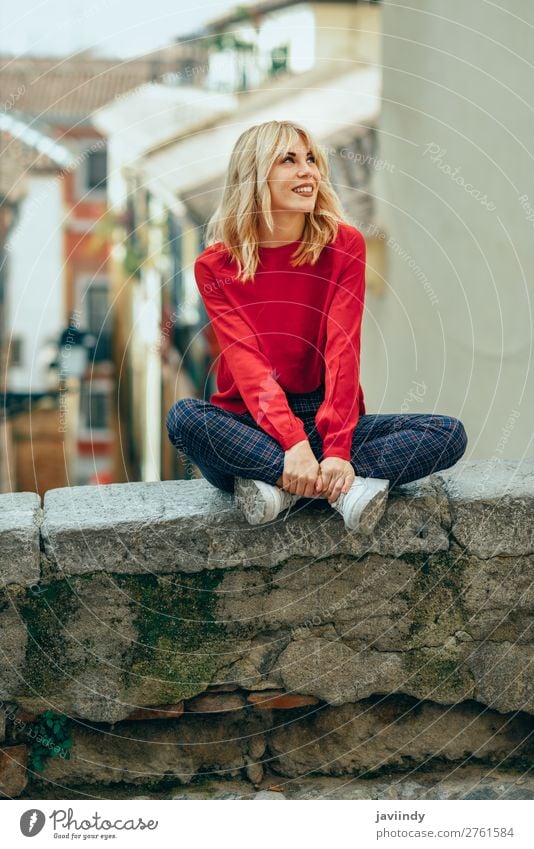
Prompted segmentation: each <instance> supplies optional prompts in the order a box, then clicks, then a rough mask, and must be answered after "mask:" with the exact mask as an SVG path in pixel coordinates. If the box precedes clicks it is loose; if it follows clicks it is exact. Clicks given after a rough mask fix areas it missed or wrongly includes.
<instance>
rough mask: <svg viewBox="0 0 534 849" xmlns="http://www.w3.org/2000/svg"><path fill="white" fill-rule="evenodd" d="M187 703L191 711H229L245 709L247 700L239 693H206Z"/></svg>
mask: <svg viewBox="0 0 534 849" xmlns="http://www.w3.org/2000/svg"><path fill="white" fill-rule="evenodd" d="M185 704H186V709H187V711H188V712H190V713H227V712H228V711H233V710H243V708H244V707H245V706H246V701H245V699H244V698H243V696H242V695H240V694H238V693H206V695H202V696H197V697H196V698H195V699H189V700H188V701H187V702H186V703H185Z"/></svg>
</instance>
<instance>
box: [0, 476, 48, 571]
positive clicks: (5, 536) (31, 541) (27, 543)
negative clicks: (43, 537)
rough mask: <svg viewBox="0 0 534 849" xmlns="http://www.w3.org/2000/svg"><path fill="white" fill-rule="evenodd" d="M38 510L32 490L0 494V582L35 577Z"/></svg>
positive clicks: (39, 508) (37, 565)
mask: <svg viewBox="0 0 534 849" xmlns="http://www.w3.org/2000/svg"><path fill="white" fill-rule="evenodd" d="M41 512H42V511H41V499H40V498H39V496H38V495H37V493H36V492H12V493H5V494H1V495H0V586H7V585H8V584H19V585H20V586H31V585H32V584H36V583H37V582H38V581H39V578H40V569H39V525H40V523H41Z"/></svg>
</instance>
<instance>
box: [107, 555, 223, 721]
mask: <svg viewBox="0 0 534 849" xmlns="http://www.w3.org/2000/svg"><path fill="white" fill-rule="evenodd" d="M223 575H224V571H223V570H220V569H219V570H211V571H208V572H201V573H198V574H195V575H187V576H184V575H181V576H179V577H175V578H170V577H168V576H165V578H158V577H156V576H153V575H148V576H141V577H137V576H136V577H130V576H128V577H118V579H117V582H118V583H119V585H120V586H121V587H122V589H123V592H125V593H126V594H127V595H128V596H129V598H130V599H131V605H132V612H133V617H134V623H135V625H136V627H137V632H138V637H137V642H136V643H135V645H134V647H133V649H132V656H131V659H130V663H129V668H128V670H127V671H126V672H125V674H124V679H123V680H124V687H125V696H126V697H127V698H128V697H129V698H131V699H132V700H137V701H138V703H139V704H141V703H142V704H154V705H162V704H171V703H173V702H176V701H180V700H181V699H184V698H189V697H191V696H193V695H195V694H197V693H200V692H203V691H204V690H205V689H206V686H207V685H208V684H209V683H210V682H211V680H212V679H213V676H214V675H215V673H216V672H217V670H218V669H220V668H221V667H223V666H226V665H228V664H230V663H231V662H232V661H233V660H235V659H236V655H235V651H236V650H237V648H238V647H237V645H236V636H231V635H230V633H229V629H228V627H227V626H225V624H224V623H222V622H218V621H217V620H216V619H215V608H216V603H217V587H218V585H219V584H220V582H221V581H222V579H223Z"/></svg>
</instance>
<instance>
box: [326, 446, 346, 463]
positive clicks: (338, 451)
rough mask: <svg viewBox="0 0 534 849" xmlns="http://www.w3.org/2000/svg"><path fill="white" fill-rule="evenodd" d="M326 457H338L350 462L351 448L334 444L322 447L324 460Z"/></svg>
mask: <svg viewBox="0 0 534 849" xmlns="http://www.w3.org/2000/svg"><path fill="white" fill-rule="evenodd" d="M351 447H352V446H351ZM327 457H339V458H340V460H347V462H348V463H350V462H351V460H352V454H351V448H350V447H348V448H345V447H342V446H338V447H337V448H336V446H335V445H333V446H331V447H330V448H323V459H325V460H326V458H327Z"/></svg>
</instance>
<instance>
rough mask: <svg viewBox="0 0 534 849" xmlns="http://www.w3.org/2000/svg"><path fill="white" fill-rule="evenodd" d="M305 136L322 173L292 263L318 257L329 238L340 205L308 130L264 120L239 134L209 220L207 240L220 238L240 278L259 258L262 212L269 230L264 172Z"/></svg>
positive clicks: (246, 275)
mask: <svg viewBox="0 0 534 849" xmlns="http://www.w3.org/2000/svg"><path fill="white" fill-rule="evenodd" d="M301 136H302V137H304V139H305V141H306V143H307V145H308V147H309V149H310V150H311V152H312V154H313V156H314V158H315V162H316V165H317V167H318V169H319V173H320V175H321V181H320V183H319V187H318V192H317V199H316V202H315V208H314V211H313V212H309V213H306V214H305V218H306V221H305V225H304V231H303V234H302V242H301V244H300V245H299V246H298V248H297V249H296V251H295V253H294V254H292V257H291V260H292V262H291V264H292V265H293V266H295V267H296V266H299V265H304V263H307V262H309V263H311V264H312V265H313V264H314V263H315V262H317V259H318V258H319V254H320V253H321V251H322V249H323V248H324V246H325V245H327V244H329V243H330V242H332V241H333V240H334V239H335V237H336V235H337V231H338V224H339V222H340V221H344V220H345V218H344V215H343V210H342V207H341V203H340V201H339V198H338V196H337V195H336V193H335V191H334V189H333V188H332V185H331V184H330V179H329V170H328V160H327V158H326V156H325V154H324V153H323V151H322V150H321V149H320V147H319V145H318V144H317V143H316V141H315V140H314V139H313V138H312V136H311V135H310V133H309V132H308V131H307V130H305V129H304V128H303V127H301V126H299V125H297V124H294V123H293V122H292V121H267V122H266V123H264V124H257V125H256V126H253V127H250V128H249V129H248V130H245V132H243V133H241V135H240V136H239V138H238V140H237V142H236V143H235V145H234V149H233V151H232V154H231V156H230V162H229V164H228V170H227V173H226V181H225V186H224V191H223V196H222V199H221V202H220V204H219V206H218V207H217V209H216V210H215V212H214V213H213V215H212V217H211V218H210V220H209V222H208V225H207V233H206V243H207V245H211V244H214V243H215V242H222V243H223V244H224V246H225V247H226V249H227V251H228V253H229V255H230V257H231V258H232V259H234V260H235V261H236V263H237V267H238V276H239V278H240V279H241V280H242V282H243V283H244V282H246V281H247V280H251V279H253V277H254V275H255V273H256V269H257V267H258V262H259V245H258V242H259V225H260V219H261V215H263V217H264V219H265V222H266V224H267V226H268V228H269V230H271V231H272V230H273V216H272V211H271V194H270V191H269V186H268V184H267V177H268V174H269V172H270V170H271V168H272V166H273V165H274V163H275V162H276V160H277V159H278V157H279V156H281V155H282V154H284V153H286V152H287V151H288V150H291V146H292V145H294V144H296V143H298V142H299V141H300V137H301Z"/></svg>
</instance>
